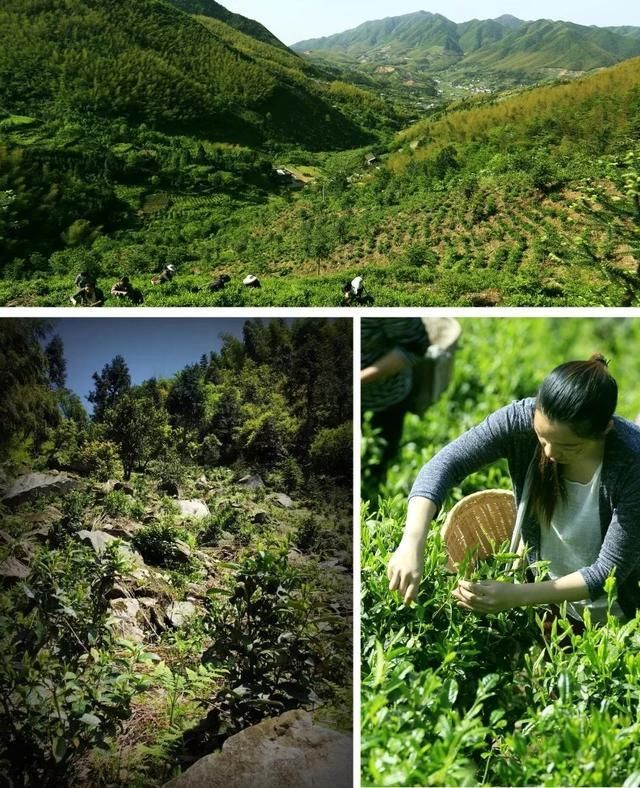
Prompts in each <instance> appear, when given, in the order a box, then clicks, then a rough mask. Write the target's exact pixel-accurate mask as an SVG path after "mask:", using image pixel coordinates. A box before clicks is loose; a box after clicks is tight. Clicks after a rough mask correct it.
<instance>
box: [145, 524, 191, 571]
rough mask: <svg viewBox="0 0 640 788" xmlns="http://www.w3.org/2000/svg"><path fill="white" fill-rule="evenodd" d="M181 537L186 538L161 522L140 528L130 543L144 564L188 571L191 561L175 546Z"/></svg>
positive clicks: (183, 534)
mask: <svg viewBox="0 0 640 788" xmlns="http://www.w3.org/2000/svg"><path fill="white" fill-rule="evenodd" d="M182 537H186V534H185V533H184V531H183V530H182V529H178V528H176V527H175V526H174V525H173V524H172V523H171V522H169V521H166V520H161V521H158V522H155V523H151V524H149V525H146V526H145V527H144V528H141V529H140V530H139V531H138V532H137V533H136V534H135V535H134V537H133V539H132V540H131V541H132V544H133V546H134V548H135V549H136V550H138V552H139V553H140V554H141V555H142V557H143V558H144V560H145V562H146V563H149V564H153V565H154V566H162V567H165V568H166V569H176V570H177V569H180V570H183V569H184V570H187V571H188V570H189V569H191V568H192V567H193V560H192V559H191V558H190V557H189V556H188V555H187V554H186V553H185V552H183V551H182V550H181V549H180V548H179V545H178V544H177V541H178V540H179V539H181V538H182Z"/></svg>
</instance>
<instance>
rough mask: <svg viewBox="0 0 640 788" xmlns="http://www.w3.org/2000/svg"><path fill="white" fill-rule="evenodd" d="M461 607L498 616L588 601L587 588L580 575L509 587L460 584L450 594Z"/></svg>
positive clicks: (498, 583) (495, 583)
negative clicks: (521, 609) (517, 609)
mask: <svg viewBox="0 0 640 788" xmlns="http://www.w3.org/2000/svg"><path fill="white" fill-rule="evenodd" d="M453 596H454V597H455V599H457V600H458V605H459V606H460V607H465V608H467V609H468V610H475V611H476V612H477V613H499V612H500V611H502V610H509V608H512V607H531V606H534V605H548V604H556V605H559V604H561V603H562V602H578V601H579V600H581V599H588V598H589V588H588V587H587V584H586V583H585V581H584V578H583V577H582V574H581V573H580V572H572V573H571V574H570V575H564V576H563V577H558V578H557V579H556V580H544V581H542V582H541V583H521V584H516V583H509V582H501V581H498V580H481V581H480V582H479V583H472V582H470V581H469V580H461V581H460V583H459V585H458V587H457V588H456V589H455V591H454V592H453Z"/></svg>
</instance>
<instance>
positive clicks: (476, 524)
mask: <svg viewBox="0 0 640 788" xmlns="http://www.w3.org/2000/svg"><path fill="white" fill-rule="evenodd" d="M480 506H482V508H485V511H484V512H483V514H482V515H481V516H476V515H475V512H478V514H479V513H480ZM486 507H488V508H489V510H490V512H491V510H493V511H492V512H491V514H495V515H498V518H497V519H496V520H495V522H493V523H492V522H490V521H489V520H487V516H486V515H487V511H486ZM515 509H516V507H515V496H514V494H513V492H512V491H511V490H501V489H490V490H479V491H478V492H475V493H471V494H470V495H467V496H465V497H464V498H462V499H461V500H460V501H458V502H457V503H456V504H455V506H453V507H452V508H451V509H450V510H449V513H448V514H447V517H446V519H445V521H444V523H443V525H442V528H441V529H440V535H441V537H442V540H443V542H444V543H445V546H446V547H447V552H448V553H449V561H450V565H454V564H455V562H454V560H453V558H452V555H451V551H452V550H453V554H454V555H456V554H459V553H460V550H459V548H460V546H462V545H465V544H466V546H467V547H471V546H472V545H473V544H478V547H480V545H481V543H484V551H482V552H481V554H486V547H487V543H488V542H489V541H492V537H494V536H495V540H496V542H497V541H498V540H499V541H501V542H502V541H504V539H505V538H506V536H507V535H506V534H505V533H504V532H505V530H506V531H509V532H512V531H513V526H514V524H515ZM505 515H508V517H506V516H505ZM492 526H495V531H496V533H495V535H494V534H492ZM478 536H480V540H481V541H480V542H475V540H474V542H471V543H469V542H468V540H469V539H470V538H474V537H475V538H478Z"/></svg>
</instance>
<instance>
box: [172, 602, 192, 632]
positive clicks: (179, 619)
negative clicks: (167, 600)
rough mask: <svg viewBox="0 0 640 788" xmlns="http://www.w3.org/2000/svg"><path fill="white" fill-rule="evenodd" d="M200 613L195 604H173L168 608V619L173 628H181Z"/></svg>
mask: <svg viewBox="0 0 640 788" xmlns="http://www.w3.org/2000/svg"><path fill="white" fill-rule="evenodd" d="M197 612H198V608H197V607H196V606H195V605H194V604H193V602H189V601H185V602H172V603H171V604H170V605H169V607H168V608H167V618H168V619H169V622H170V623H171V626H172V627H181V626H182V625H183V624H185V623H186V622H187V621H188V620H189V619H190V618H193V616H195V614H196V613H197Z"/></svg>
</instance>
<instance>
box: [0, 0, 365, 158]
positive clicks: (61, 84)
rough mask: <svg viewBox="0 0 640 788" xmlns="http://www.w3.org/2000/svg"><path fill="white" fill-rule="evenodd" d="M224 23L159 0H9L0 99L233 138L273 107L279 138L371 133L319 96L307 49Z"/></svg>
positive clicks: (42, 111) (333, 141)
mask: <svg viewBox="0 0 640 788" xmlns="http://www.w3.org/2000/svg"><path fill="white" fill-rule="evenodd" d="M219 24H220V26H221V27H220V28H219V30H220V31H225V30H226V31H227V35H224V33H223V34H222V35H219V34H218V28H215V27H212V26H210V27H208V28H207V27H205V26H204V25H202V24H200V23H199V21H198V20H197V19H196V18H194V17H192V16H190V15H188V14H186V13H183V12H182V11H180V10H178V9H177V8H175V7H174V6H173V5H171V4H169V3H168V2H163V0H140V2H137V3H133V4H131V3H120V2H115V0H108V2H99V3H98V2H92V0H73V2H70V3H67V4H65V6H64V8H63V7H61V6H59V5H58V4H57V3H54V2H48V3H44V4H42V3H40V2H38V3H35V2H32V0H9V2H8V3H5V4H3V8H2V12H1V13H0V36H1V37H2V40H3V41H5V42H6V44H5V46H3V48H2V53H0V86H1V87H0V106H1V107H3V108H4V109H5V110H6V111H9V112H11V113H13V114H15V115H33V114H35V115H36V116H37V117H38V118H40V119H42V118H43V116H45V117H46V114H49V115H53V116H55V117H60V118H61V117H65V118H70V117H73V115H74V114H75V113H81V114H86V113H90V114H91V115H94V116H98V117H101V118H109V119H122V120H126V121H128V122H129V123H136V124H139V123H146V124H149V125H150V126H152V127H154V128H156V129H158V130H165V131H166V130H170V131H171V132H172V133H176V132H183V133H185V132H187V133H193V134H196V135H198V136H200V137H203V138H206V139H209V140H224V141H226V142H243V141H251V142H259V141H260V140H262V139H264V138H265V136H266V134H265V128H264V124H265V122H266V121H267V119H266V117H265V116H266V115H267V113H269V119H268V124H270V126H271V128H270V129H269V131H270V133H271V135H272V136H273V137H275V138H281V139H288V140H290V141H297V142H304V143H305V144H307V145H309V146H310V147H313V146H314V145H318V146H320V147H332V146H342V145H345V144H357V143H358V142H359V141H362V140H365V139H366V134H365V133H364V132H363V131H362V130H361V129H358V128H357V127H356V126H355V125H354V123H353V122H352V120H351V119H350V118H349V117H347V116H346V115H345V114H342V113H340V112H337V111H336V110H335V109H334V108H333V107H332V106H331V104H330V103H329V102H328V101H327V100H326V97H323V96H322V89H321V88H320V89H318V88H316V87H315V85H314V83H313V82H312V80H311V79H310V78H309V77H310V76H316V75H315V74H313V70H312V69H309V68H308V67H307V66H306V65H305V63H304V62H303V61H302V60H300V59H299V58H297V57H296V56H295V55H293V54H292V53H288V54H289V56H288V57H286V53H284V55H281V56H280V62H279V60H278V55H280V53H281V48H280V47H278V48H277V49H274V47H273V46H272V45H270V44H264V43H263V42H261V41H256V39H255V38H253V37H252V36H250V35H249V36H247V35H245V34H244V33H241V32H238V31H237V30H234V28H231V27H229V26H228V25H225V24H224V22H220V23H219ZM237 42H239V43H240V48H238V46H236V43H237ZM252 42H254V43H255V46H254V48H253V49H251V43H252ZM271 50H273V51H274V54H273V58H269V52H270V51H271ZM265 53H266V54H267V56H266V57H265ZM283 60H284V65H283V64H282V61H283Z"/></svg>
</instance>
